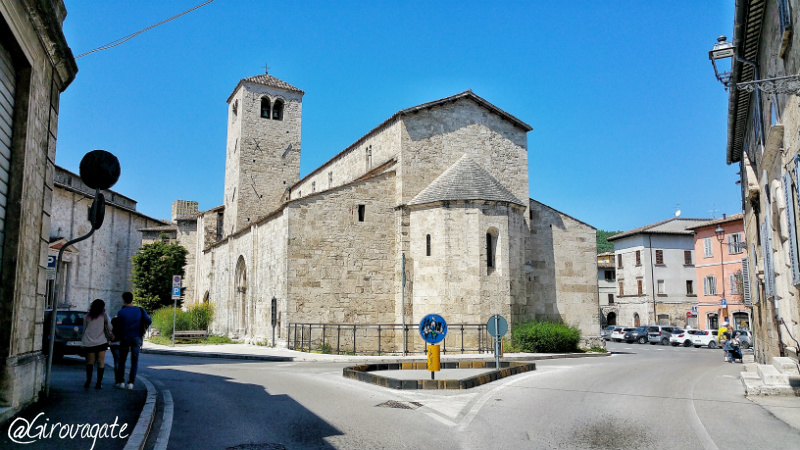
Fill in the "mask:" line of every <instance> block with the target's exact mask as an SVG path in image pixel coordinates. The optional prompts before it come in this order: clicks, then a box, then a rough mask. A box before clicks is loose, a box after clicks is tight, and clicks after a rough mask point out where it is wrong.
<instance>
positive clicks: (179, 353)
mask: <svg viewBox="0 0 800 450" xmlns="http://www.w3.org/2000/svg"><path fill="white" fill-rule="evenodd" d="M140 353H149V354H151V355H172V356H193V357H195V358H220V359H244V360H251V361H253V360H255V361H273V362H291V361H294V358H291V357H288V356H272V355H242V354H237V353H208V352H188V351H185V350H162V349H159V348H148V349H145V348H142V349H141V350H140Z"/></svg>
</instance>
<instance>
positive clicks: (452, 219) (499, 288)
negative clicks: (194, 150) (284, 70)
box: [176, 74, 602, 345]
mask: <svg viewBox="0 0 800 450" xmlns="http://www.w3.org/2000/svg"><path fill="white" fill-rule="evenodd" d="M303 95H304V93H303V91H301V90H300V89H298V88H296V87H294V86H291V85H289V84H288V83H286V82H283V81H281V80H278V79H277V78H275V77H273V76H271V75H268V74H264V75H258V76H254V77H250V78H246V79H243V80H241V81H240V82H239V84H238V85H237V86H236V88H235V89H234V91H233V93H232V94H231V96H230V97H229V99H228V107H229V108H228V121H227V123H228V143H227V157H226V168H225V201H224V205H222V206H220V207H217V208H214V209H211V210H208V211H203V212H200V213H198V214H197V216H196V219H195V220H196V223H195V224H188V223H187V224H185V225H181V221H177V222H176V225H177V226H178V228H180V227H181V226H183V227H184V228H186V229H187V230H196V231H192V232H190V233H188V234H187V237H189V236H191V233H194V236H195V244H194V248H193V249H192V251H193V253H192V254H193V255H195V260H194V261H192V262H191V263H190V265H191V264H193V265H194V267H193V274H192V275H190V277H191V279H192V286H187V291H189V292H193V294H192V297H189V296H187V298H186V302H187V303H191V302H194V301H201V300H203V299H204V300H206V301H210V302H213V303H214V304H216V306H217V316H216V320H215V322H214V325H213V331H214V332H215V333H219V334H224V335H228V336H231V337H233V338H237V339H240V340H244V341H248V342H256V341H262V342H263V341H272V326H271V320H272V317H275V320H276V325H277V326H276V329H275V341H276V343H278V344H281V345H285V344H286V342H287V339H292V338H293V337H294V333H297V332H298V331H297V327H296V326H295V325H296V324H325V325H326V326H329V325H332V326H334V327H335V326H342V325H350V326H353V325H357V326H365V325H367V324H402V323H405V324H418V323H419V322H420V320H421V319H422V318H423V317H424V316H425V315H426V314H429V313H438V314H441V315H442V316H443V317H444V318H445V319H446V320H447V321H448V323H451V324H485V323H486V321H487V320H488V319H489V317H490V316H492V315H493V314H501V315H503V316H504V317H506V318H507V319H508V320H509V322H510V323H511V324H512V326H513V324H514V323H518V322H520V321H523V320H526V319H530V318H541V319H550V320H562V321H564V322H567V323H569V324H572V325H575V326H578V327H579V328H580V329H581V330H582V332H583V338H584V343H585V344H586V345H589V344H591V343H599V342H601V341H600V339H599V331H600V324H599V314H598V303H597V292H598V291H597V278H596V273H597V272H596V270H597V260H596V258H595V254H596V244H595V241H596V240H595V229H594V228H593V227H591V226H589V225H586V224H584V223H582V222H580V221H579V220H576V219H574V218H572V217H570V216H567V215H566V214H563V213H560V212H558V211H556V210H555V209H553V208H550V207H548V206H546V205H543V204H541V203H539V202H536V201H534V200H531V199H529V198H528V189H529V184H528V171H527V167H528V148H527V133H528V132H529V131H531V127H530V126H529V125H527V124H525V123H524V122H522V121H521V120H519V119H517V118H516V117H514V116H512V115H510V114H508V113H507V112H505V111H503V110H501V109H500V108H498V107H496V106H494V105H492V104H491V103H489V102H487V101H486V100H484V99H483V98H481V97H479V96H477V95H475V94H474V93H473V92H472V91H466V92H462V93H460V94H457V95H454V96H452V97H448V98H444V99H441V100H437V101H433V102H430V103H425V104H422V105H419V106H416V107H413V108H409V109H404V110H402V111H399V112H398V113H396V114H394V115H393V116H391V117H390V118H389V119H387V120H386V121H384V122H383V123H381V124H379V125H378V126H376V127H375V128H374V129H372V130H371V131H370V132H368V133H367V134H366V135H364V136H363V137H361V138H360V139H358V140H357V141H356V142H355V143H353V144H352V145H351V146H349V147H348V148H346V149H344V150H343V151H341V152H340V153H338V154H337V155H335V156H334V157H333V158H331V159H330V160H329V161H328V162H327V163H325V164H323V165H322V166H320V167H319V168H317V169H316V170H314V171H312V172H311V173H310V174H308V175H307V176H305V177H304V178H303V179H299V167H300V165H299V161H300V148H301V147H300V130H301V119H302V100H303ZM184 222H185V221H184ZM184 242H185V241H184ZM404 259H405V277H406V283H405V285H403V278H404V277H403V260H404ZM187 274H188V271H187ZM188 276H189V275H187V277H188ZM412 330H413V328H412ZM303 332H304V333H305V331H303ZM413 332H414V334H417V333H416V331H413ZM290 334H291V336H290ZM315 339H316V338H315ZM601 345H602V344H601Z"/></svg>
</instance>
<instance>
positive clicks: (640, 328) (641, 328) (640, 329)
mask: <svg viewBox="0 0 800 450" xmlns="http://www.w3.org/2000/svg"><path fill="white" fill-rule="evenodd" d="M646 330H647V327H639V328H637V329H636V330H634V331H646Z"/></svg>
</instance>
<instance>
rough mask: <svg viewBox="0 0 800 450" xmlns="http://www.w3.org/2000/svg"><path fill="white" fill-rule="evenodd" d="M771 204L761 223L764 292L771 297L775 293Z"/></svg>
mask: <svg viewBox="0 0 800 450" xmlns="http://www.w3.org/2000/svg"><path fill="white" fill-rule="evenodd" d="M771 208H772V207H771V206H770V205H769V204H767V213H766V214H764V223H762V224H761V256H762V263H763V264H764V294H765V295H766V296H767V298H769V297H773V296H774V295H775V286H774V278H773V274H774V273H773V271H772V239H771V236H770V235H771V233H770V230H771V228H772V227H770V223H769V222H770V220H769V215H770V211H771Z"/></svg>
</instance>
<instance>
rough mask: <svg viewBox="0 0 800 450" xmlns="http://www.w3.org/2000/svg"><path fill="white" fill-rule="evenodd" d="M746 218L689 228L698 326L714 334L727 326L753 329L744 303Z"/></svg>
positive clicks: (739, 215)
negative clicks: (695, 275) (720, 327)
mask: <svg viewBox="0 0 800 450" xmlns="http://www.w3.org/2000/svg"><path fill="white" fill-rule="evenodd" d="M743 217H744V214H742V213H739V214H735V215H733V216H730V217H726V216H725V215H723V216H722V218H721V219H716V220H712V221H710V222H707V223H704V224H701V225H696V226H693V227H689V229H690V230H692V231H694V254H695V257H696V260H695V261H694V266H695V269H696V271H697V283H696V286H697V310H696V311H693V312H694V313H695V314H696V316H697V326H698V327H699V328H700V329H703V330H715V329H717V328H719V326H720V324H722V323H724V322H728V323H729V324H730V325H731V327H734V328H736V329H743V330H749V329H750V310H749V308H748V306H747V305H746V304H745V302H744V295H743V293H744V291H745V287H746V285H745V284H744V277H743V272H742V261H743V260H745V261H746V260H747V248H746V245H745V243H744V222H743V221H742V218H743Z"/></svg>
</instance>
